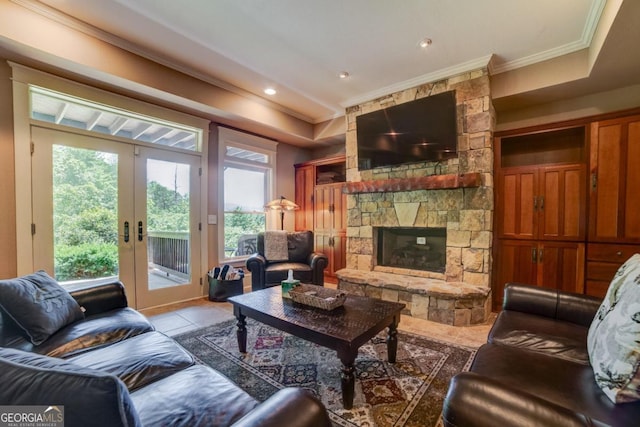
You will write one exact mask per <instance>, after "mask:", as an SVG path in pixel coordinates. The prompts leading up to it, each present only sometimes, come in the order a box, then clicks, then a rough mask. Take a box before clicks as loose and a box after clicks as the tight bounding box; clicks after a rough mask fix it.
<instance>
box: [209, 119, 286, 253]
mask: <svg viewBox="0 0 640 427" xmlns="http://www.w3.org/2000/svg"><path fill="white" fill-rule="evenodd" d="M219 141H220V170H221V171H222V172H221V174H220V175H221V176H220V179H221V182H222V185H221V191H222V200H223V201H224V202H223V203H222V207H221V208H222V212H221V213H222V214H221V215H220V216H221V218H222V223H221V225H222V227H221V228H220V229H221V230H222V236H220V248H221V249H220V253H221V254H222V255H221V258H222V259H223V260H224V261H230V260H234V259H243V258H246V257H247V256H249V255H251V254H253V253H255V252H256V249H257V248H256V246H257V235H258V233H259V232H261V231H264V230H265V228H266V214H265V211H264V205H266V204H267V203H268V202H269V200H271V199H272V195H273V173H274V170H275V155H276V145H277V143H276V142H274V141H270V140H267V139H263V138H259V137H256V136H253V135H248V134H244V133H241V132H237V131H233V130H230V129H225V128H220V138H219Z"/></svg>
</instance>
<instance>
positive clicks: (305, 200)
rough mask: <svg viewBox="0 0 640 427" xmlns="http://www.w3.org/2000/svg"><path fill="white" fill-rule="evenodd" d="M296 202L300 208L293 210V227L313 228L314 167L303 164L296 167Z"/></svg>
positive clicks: (301, 228) (298, 228)
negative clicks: (294, 220)
mask: <svg viewBox="0 0 640 427" xmlns="http://www.w3.org/2000/svg"><path fill="white" fill-rule="evenodd" d="M295 177H296V190H295V191H296V193H295V196H296V199H295V200H296V204H297V205H298V206H300V209H298V210H297V211H295V219H296V222H295V228H296V230H297V231H302V230H313V187H314V183H315V177H314V169H313V167H311V166H304V167H300V168H297V169H296V174H295Z"/></svg>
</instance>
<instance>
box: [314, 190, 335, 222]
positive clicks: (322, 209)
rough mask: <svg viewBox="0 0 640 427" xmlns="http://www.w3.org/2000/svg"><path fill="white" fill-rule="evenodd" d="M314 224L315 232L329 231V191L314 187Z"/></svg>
mask: <svg viewBox="0 0 640 427" xmlns="http://www.w3.org/2000/svg"><path fill="white" fill-rule="evenodd" d="M313 200H314V223H315V229H316V230H330V229H331V217H332V215H331V212H330V210H329V209H330V206H331V191H330V189H329V188H325V187H316V189H315V191H314V197H313Z"/></svg>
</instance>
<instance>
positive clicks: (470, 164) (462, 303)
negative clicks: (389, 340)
mask: <svg viewBox="0 0 640 427" xmlns="http://www.w3.org/2000/svg"><path fill="white" fill-rule="evenodd" d="M449 90H455V93H456V105H457V107H456V108H457V121H458V124H457V128H458V157H457V158H454V159H449V160H446V161H443V162H427V163H425V162H422V163H412V164H405V165H399V166H393V167H381V168H375V169H371V170H365V171H359V170H358V168H357V165H358V161H357V160H358V159H357V137H356V135H357V132H356V117H357V116H358V115H360V114H364V113H368V112H370V111H375V110H379V109H382V108H386V107H389V106H392V105H397V104H401V103H404V102H408V101H411V100H414V99H418V98H422V97H425V96H430V95H435V94H438V93H441V92H445V91H449ZM494 124H495V114H494V110H493V106H492V103H491V96H490V84H489V75H488V71H487V70H486V69H480V70H476V71H472V72H468V73H464V74H461V75H458V76H454V77H451V78H449V79H445V80H441V81H438V82H435V83H429V84H424V85H421V86H419V87H415V88H412V89H407V90H404V91H401V92H397V93H393V94H390V95H388V96H385V97H382V98H379V99H375V100H372V101H370V102H366V103H363V104H360V105H357V106H354V107H350V108H348V109H347V135H346V154H347V184H346V190H345V191H346V193H347V268H346V269H344V270H340V271H339V272H338V274H337V275H338V279H339V281H338V286H339V288H340V289H345V290H346V291H348V292H356V293H360V294H363V295H371V296H375V297H380V298H383V299H389V300H396V301H402V302H404V303H405V304H407V314H410V315H412V316H416V317H421V318H425V319H428V320H433V321H437V322H442V323H447V324H452V325H465V324H467V325H468V324H475V323H481V322H484V321H485V320H486V319H487V317H488V315H489V312H490V283H491V281H490V272H491V263H492V259H491V245H492V226H493V129H494ZM377 227H438V228H446V267H445V271H444V273H441V272H440V273H438V272H428V271H420V270H413V269H398V268H390V267H382V266H378V265H376V264H377V257H376V255H375V248H374V242H375V237H374V234H375V231H374V230H375V229H376V228H377ZM396 298H397V299H396ZM430 309H431V310H430ZM474 309H475V311H474Z"/></svg>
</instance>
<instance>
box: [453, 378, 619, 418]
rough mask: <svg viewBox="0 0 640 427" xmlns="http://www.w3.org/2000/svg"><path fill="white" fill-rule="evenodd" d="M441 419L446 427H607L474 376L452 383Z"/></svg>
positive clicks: (568, 410)
mask: <svg viewBox="0 0 640 427" xmlns="http://www.w3.org/2000/svg"><path fill="white" fill-rule="evenodd" d="M442 418H443V421H444V425H445V426H446V427H458V426H469V427H495V426H501V427H531V426H564V427H585V426H598V427H604V426H607V424H604V423H602V422H599V421H596V420H593V419H591V418H590V417H587V416H586V415H584V414H581V413H578V412H574V411H571V410H570V409H567V408H564V407H562V406H559V405H556V404H554V403H552V402H549V401H546V400H544V399H541V398H539V397H537V396H534V395H531V394H529V393H527V392H524V391H522V390H519V389H515V388H512V387H508V386H506V385H504V384H501V383H499V382H498V381H496V380H494V379H491V378H488V377H485V376H483V375H478V374H476V373H473V372H463V373H461V374H458V375H456V376H455V377H453V378H452V379H451V383H450V385H449V391H448V392H447V396H446V398H445V401H444V405H443V408H442Z"/></svg>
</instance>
